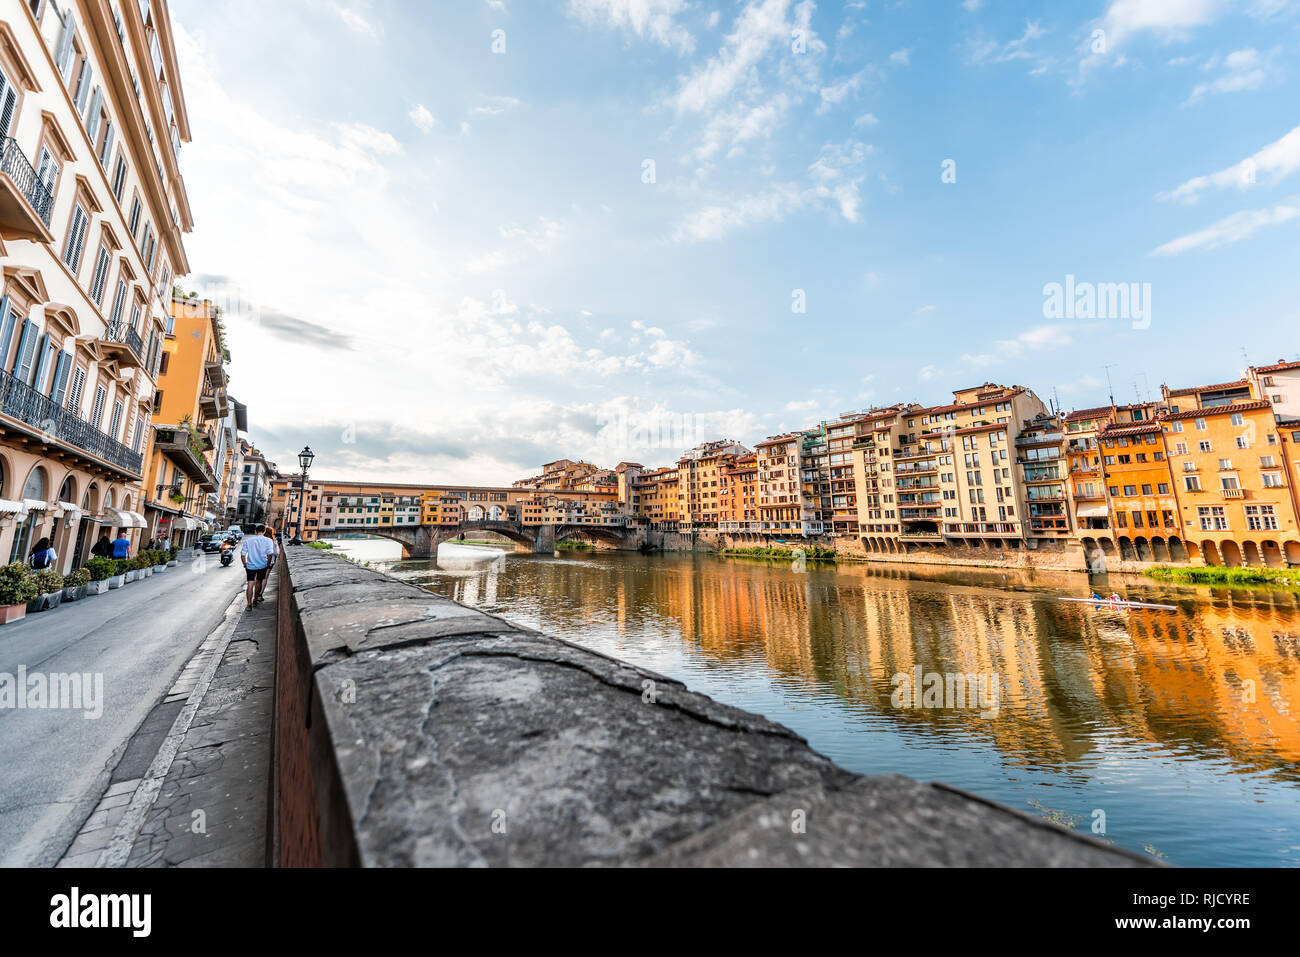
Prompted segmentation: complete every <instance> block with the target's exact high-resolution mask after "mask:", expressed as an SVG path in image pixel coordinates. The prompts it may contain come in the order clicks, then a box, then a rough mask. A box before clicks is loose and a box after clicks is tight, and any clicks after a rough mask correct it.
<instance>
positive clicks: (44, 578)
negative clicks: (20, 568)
mask: <svg viewBox="0 0 1300 957" xmlns="http://www.w3.org/2000/svg"><path fill="white" fill-rule="evenodd" d="M32 581H33V582H34V583H35V585H36V594H38V595H49V594H53V593H54V592H56V591H63V576H62V575H60V574H59V573H58V572H56V571H55V570H54V569H52V568H42V569H41V570H40V571H38V572H37V573H36V574H35V575H33V576H32Z"/></svg>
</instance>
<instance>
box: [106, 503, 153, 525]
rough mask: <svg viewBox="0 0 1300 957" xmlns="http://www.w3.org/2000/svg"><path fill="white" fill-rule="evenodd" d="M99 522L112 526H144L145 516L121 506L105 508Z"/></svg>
mask: <svg viewBox="0 0 1300 957" xmlns="http://www.w3.org/2000/svg"><path fill="white" fill-rule="evenodd" d="M99 524H101V525H107V526H109V527H110V528H144V516H142V515H137V514H136V513H135V512H127V511H124V510H123V509H120V508H105V509H104V516H103V518H101V519H100V520H99Z"/></svg>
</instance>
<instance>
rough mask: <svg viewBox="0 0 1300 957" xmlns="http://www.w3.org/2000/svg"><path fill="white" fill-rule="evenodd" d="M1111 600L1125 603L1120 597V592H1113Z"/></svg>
mask: <svg viewBox="0 0 1300 957" xmlns="http://www.w3.org/2000/svg"><path fill="white" fill-rule="evenodd" d="M1110 600H1111V601H1113V602H1116V603H1119V602H1122V601H1124V599H1123V598H1120V597H1119V592H1111V596H1110Z"/></svg>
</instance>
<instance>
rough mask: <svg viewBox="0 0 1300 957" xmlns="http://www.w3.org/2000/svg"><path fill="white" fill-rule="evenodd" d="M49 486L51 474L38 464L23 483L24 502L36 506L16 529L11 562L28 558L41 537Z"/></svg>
mask: <svg viewBox="0 0 1300 957" xmlns="http://www.w3.org/2000/svg"><path fill="white" fill-rule="evenodd" d="M49 487H50V482H49V476H48V475H47V474H46V471H45V467H44V466H42V465H37V466H35V467H34V468H33V469H32V470H31V471H30V472H28V473H27V481H25V482H24V483H23V491H22V499H23V502H24V503H27V502H30V503H32V505H33V506H35V507H32V508H29V509H28V511H27V514H26V515H25V516H24V517H23V520H22V522H20V523H19V525H18V527H17V528H16V529H14V543H13V548H12V549H10V552H9V561H10V562H21V561H23V560H24V559H26V558H27V553H28V552H29V551H30V550H31V548H32V546H33V545H34V544H35V543H36V540H37V539H38V538H39V537H40V535H39V530H40V528H41V527H42V526H43V525H44V524H45V500H46V496H47V492H48V490H49Z"/></svg>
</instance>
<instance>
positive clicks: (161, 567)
mask: <svg viewBox="0 0 1300 957" xmlns="http://www.w3.org/2000/svg"><path fill="white" fill-rule="evenodd" d="M149 560H150V561H152V562H153V571H154V574H155V575H158V574H161V573H163V572H165V571H166V570H167V553H166V552H164V551H163V550H162V549H159V548H155V549H153V550H152V551H150V552H149Z"/></svg>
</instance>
